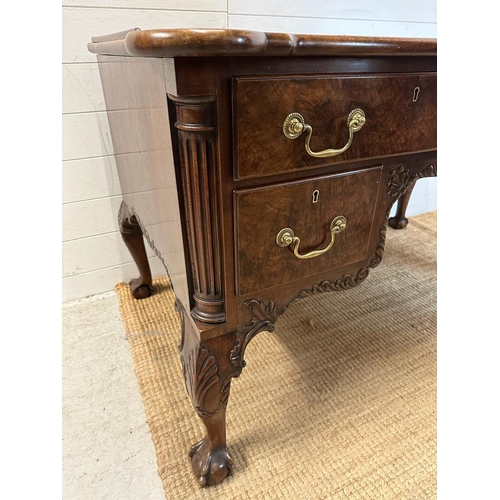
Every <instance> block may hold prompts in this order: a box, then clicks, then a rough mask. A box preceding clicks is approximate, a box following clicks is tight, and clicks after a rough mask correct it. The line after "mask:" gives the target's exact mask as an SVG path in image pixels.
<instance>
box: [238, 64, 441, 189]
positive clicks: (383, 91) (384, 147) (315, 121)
mask: <svg viewBox="0 0 500 500" xmlns="http://www.w3.org/2000/svg"><path fill="white" fill-rule="evenodd" d="M417 87H418V89H419V95H418V99H417V101H416V102H413V94H414V92H415V89H416V88H417ZM234 89H235V96H234V101H235V102H234V109H235V117H234V123H235V128H236V131H235V132H236V138H235V153H234V154H235V170H236V171H235V177H236V178H237V179H245V178H250V177H262V176H265V175H271V174H275V173H282V172H286V171H287V170H297V169H301V168H310V167H312V166H316V167H317V166H321V165H325V164H332V163H345V162H346V161H359V160H360V159H364V158H377V157H382V156H391V155H395V154H401V153H410V152H419V151H429V150H434V149H436V74H435V73H415V74H407V75H406V74H405V75H387V74H385V75H361V76H350V77H349V78H346V77H345V76H336V77H326V76H318V75H315V76H308V77H300V78H290V77H281V78H255V77H254V78H237V79H236V81H235V82H234ZM355 108H360V109H362V110H363V111H364V112H365V114H366V123H365V125H364V126H363V128H362V131H360V133H359V134H358V133H356V134H354V138H353V142H352V146H351V147H350V148H349V149H348V150H347V151H346V152H345V153H344V154H342V155H338V156H335V157H331V158H313V157H311V156H309V155H308V154H307V152H306V151H305V148H304V139H302V140H300V138H299V139H294V140H291V139H288V138H287V137H285V135H284V134H283V131H282V128H283V122H284V121H285V118H286V117H287V116H288V114H289V113H291V112H298V113H300V114H301V115H302V116H303V117H304V119H305V120H306V123H308V124H309V125H311V126H312V128H313V134H312V139H311V149H313V151H314V150H315V151H320V150H324V149H328V148H340V147H342V146H343V145H344V144H346V143H347V138H348V129H347V117H348V115H349V113H350V112H351V111H352V110H353V109H355Z"/></svg>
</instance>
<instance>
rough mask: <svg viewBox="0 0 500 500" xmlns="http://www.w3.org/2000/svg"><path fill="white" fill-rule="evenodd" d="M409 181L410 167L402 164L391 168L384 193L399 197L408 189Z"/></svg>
mask: <svg viewBox="0 0 500 500" xmlns="http://www.w3.org/2000/svg"><path fill="white" fill-rule="evenodd" d="M409 182H410V169H409V168H406V167H405V166H404V165H400V166H399V167H398V168H395V169H393V170H391V173H390V175H389V179H388V180H387V189H386V193H387V194H390V195H391V196H392V197H393V198H399V197H400V196H402V195H403V194H404V193H405V192H406V190H407V189H408V184H409Z"/></svg>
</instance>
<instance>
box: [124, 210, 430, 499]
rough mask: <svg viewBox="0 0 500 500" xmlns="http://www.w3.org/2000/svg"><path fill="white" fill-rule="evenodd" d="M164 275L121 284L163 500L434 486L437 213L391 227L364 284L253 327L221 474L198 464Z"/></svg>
mask: <svg viewBox="0 0 500 500" xmlns="http://www.w3.org/2000/svg"><path fill="white" fill-rule="evenodd" d="M155 288H156V293H155V294H154V295H153V296H151V297H150V298H148V299H145V300H140V301H136V300H134V299H133V298H132V297H131V295H130V292H129V289H128V286H126V285H124V284H119V285H117V287H116V290H117V293H118V296H119V300H120V307H121V314H122V318H123V323H124V326H125V330H126V333H127V334H128V340H129V343H130V349H131V352H132V356H133V359H134V363H135V370H136V375H137V379H138V381H139V387H140V391H141V393H142V398H143V401H144V406H145V408H146V414H147V419H148V423H149V426H150V429H151V437H152V439H153V442H154V445H155V447H156V453H157V460H158V473H159V475H160V477H161V479H162V481H163V486H164V489H165V495H166V498H167V499H169V500H179V499H180V500H183V499H189V500H193V499H215V498H217V499H220V498H227V499H232V500H238V499H271V500H274V499H281V498H283V499H291V500H295V499H350V500H378V499H384V500H385V499H408V500H422V499H434V498H436V212H432V213H427V214H423V215H420V216H418V217H413V218H412V219H411V220H410V223H409V225H408V227H407V228H406V229H405V230H402V231H394V230H392V229H389V230H388V235H387V244H386V251H385V255H384V259H383V261H382V263H381V264H380V266H379V267H378V268H376V269H374V270H372V271H371V273H370V276H369V278H368V279H367V280H366V281H365V282H364V283H362V284H361V285H360V286H358V287H357V288H354V289H352V290H348V291H344V292H334V293H325V294H319V295H316V296H313V297H309V298H307V299H304V300H302V301H298V302H296V303H294V304H293V305H292V306H291V307H290V308H289V309H288V311H287V312H286V313H285V314H284V315H283V316H282V317H281V318H280V319H279V320H278V323H277V325H276V330H275V332H274V333H268V332H262V333H260V334H259V335H258V336H257V337H256V338H255V339H254V340H252V342H251V343H250V345H249V347H248V349H247V352H246V355H245V359H246V361H247V367H246V368H245V369H244V370H243V373H242V375H241V377H240V378H239V379H234V381H233V384H232V388H231V397H230V401H229V405H228V422H227V431H228V432H227V433H228V446H229V448H230V450H231V452H232V455H233V457H234V462H235V472H234V474H233V475H232V476H230V477H229V478H228V479H226V480H225V481H223V482H222V483H221V484H219V485H216V486H213V487H209V488H205V489H201V488H200V487H199V486H198V484H197V482H196V479H195V477H194V475H193V474H192V471H191V464H190V460H189V458H188V450H189V447H190V445H191V444H193V443H194V442H195V441H197V440H198V439H201V437H202V436H203V435H204V428H203V426H202V423H201V421H200V420H199V418H198V416H197V415H196V414H195V412H194V411H193V409H192V407H191V403H190V401H189V399H188V395H187V393H186V390H185V388H184V382H183V378H182V369H181V363H180V359H179V352H178V350H177V346H178V344H179V340H180V334H179V328H180V327H179V319H178V316H177V313H176V312H175V310H174V307H173V301H174V296H173V293H172V291H171V289H170V287H169V286H168V280H167V279H166V278H160V279H158V280H156V281H155Z"/></svg>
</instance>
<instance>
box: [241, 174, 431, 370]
mask: <svg viewBox="0 0 500 500" xmlns="http://www.w3.org/2000/svg"><path fill="white" fill-rule="evenodd" d="M436 175H437V168H436V167H435V166H434V165H428V166H426V167H425V168H424V169H423V170H422V171H420V172H419V173H417V174H414V175H412V176H410V169H409V168H407V167H405V166H404V165H400V166H398V167H397V168H394V169H393V170H392V171H391V173H390V175H389V180H388V181H387V191H386V192H387V194H388V195H391V196H392V197H393V198H395V199H396V198H399V197H400V196H402V195H403V194H404V193H405V192H406V190H407V189H408V186H409V184H410V183H411V182H413V181H416V180H417V179H421V178H423V177H434V176H436ZM391 208H392V206H391V207H389V209H388V210H387V213H386V214H385V218H384V222H383V224H382V225H381V226H380V229H379V240H378V243H377V245H376V247H375V253H374V255H373V257H372V258H371V259H370V262H369V263H368V264H367V265H366V266H364V267H362V268H361V269H359V270H358V272H357V273H356V274H355V275H352V274H344V275H343V276H342V277H341V278H339V279H337V280H334V281H328V280H324V281H322V282H321V283H317V284H315V285H313V286H312V287H311V288H307V289H304V290H301V291H300V292H299V293H298V294H297V295H296V296H295V297H294V298H293V299H291V300H290V301H289V302H287V303H286V304H276V303H275V302H274V301H272V300H270V301H268V302H266V301H262V300H257V299H250V300H247V301H246V302H244V303H243V306H242V307H243V308H246V309H249V310H250V322H249V323H247V324H246V325H243V326H240V327H239V328H238V330H237V331H236V340H235V344H234V347H233V349H232V351H231V362H232V364H233V365H234V366H236V367H238V368H239V370H238V371H237V372H236V374H235V375H234V376H236V377H237V376H238V375H239V374H240V373H241V370H242V369H243V368H244V367H245V361H244V359H243V356H244V353H245V349H246V347H247V345H248V343H249V342H250V340H252V338H253V337H255V335H257V333H259V332H261V331H262V330H267V331H270V332H272V331H274V324H275V323H276V321H277V319H278V317H279V316H280V315H281V314H283V313H284V312H285V311H286V310H287V309H288V307H289V306H290V304H292V303H293V302H295V301H296V300H299V299H302V298H305V297H309V296H310V295H313V294H315V293H324V292H336V291H340V290H348V289H350V288H353V287H355V286H357V285H359V284H360V283H362V282H363V281H364V280H365V279H366V278H367V277H368V273H369V271H370V269H373V268H375V267H377V266H378V265H379V264H380V262H381V261H382V256H383V254H384V249H385V241H386V234H387V219H388V217H389V214H390V211H391Z"/></svg>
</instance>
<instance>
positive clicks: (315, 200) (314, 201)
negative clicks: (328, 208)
mask: <svg viewBox="0 0 500 500" xmlns="http://www.w3.org/2000/svg"><path fill="white" fill-rule="evenodd" d="M318 198H319V191H318V190H317V189H316V190H315V191H314V192H313V203H318Z"/></svg>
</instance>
